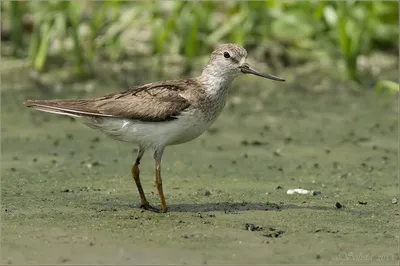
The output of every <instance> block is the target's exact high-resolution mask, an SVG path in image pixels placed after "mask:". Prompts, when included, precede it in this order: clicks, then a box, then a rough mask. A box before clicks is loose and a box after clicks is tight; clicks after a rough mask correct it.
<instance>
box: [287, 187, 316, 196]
mask: <svg viewBox="0 0 400 266" xmlns="http://www.w3.org/2000/svg"><path fill="white" fill-rule="evenodd" d="M286 194H289V195H293V194H312V191H310V190H307V189H302V188H295V189H289V190H288V191H287V192H286Z"/></svg>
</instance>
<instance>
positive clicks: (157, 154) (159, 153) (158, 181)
mask: <svg viewBox="0 0 400 266" xmlns="http://www.w3.org/2000/svg"><path fill="white" fill-rule="evenodd" d="M163 152H164V149H163V148H162V149H157V150H155V152H154V160H155V162H156V177H155V179H154V181H155V183H156V187H157V190H158V194H159V195H160V202H161V208H162V212H163V213H166V212H167V204H166V203H165V197H164V191H163V187H162V179H161V158H162V155H163Z"/></svg>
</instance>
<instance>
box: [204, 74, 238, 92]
mask: <svg viewBox="0 0 400 266" xmlns="http://www.w3.org/2000/svg"><path fill="white" fill-rule="evenodd" d="M234 78H235V77H231V76H221V75H217V74H216V73H214V72H208V71H206V70H204V71H203V73H202V74H201V76H200V77H198V80H199V82H200V83H202V84H203V85H204V88H205V90H206V92H207V94H208V95H210V96H221V95H226V94H227V91H228V87H229V85H231V83H232V81H233V80H234Z"/></svg>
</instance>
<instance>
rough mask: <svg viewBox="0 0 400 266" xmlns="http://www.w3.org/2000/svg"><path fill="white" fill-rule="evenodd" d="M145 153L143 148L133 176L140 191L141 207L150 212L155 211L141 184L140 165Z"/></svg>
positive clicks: (134, 167)
mask: <svg viewBox="0 0 400 266" xmlns="http://www.w3.org/2000/svg"><path fill="white" fill-rule="evenodd" d="M144 151H145V150H144V149H142V148H140V149H139V152H138V156H137V158H136V162H135V164H134V165H133V166H132V176H133V180H135V183H136V186H137V189H138V191H139V195H140V200H141V201H142V205H141V206H140V207H141V208H143V209H145V210H150V209H153V207H151V206H150V204H149V202H148V201H147V199H146V196H145V195H144V191H143V187H142V184H141V183H140V171H139V164H140V160H141V159H142V156H143V154H144Z"/></svg>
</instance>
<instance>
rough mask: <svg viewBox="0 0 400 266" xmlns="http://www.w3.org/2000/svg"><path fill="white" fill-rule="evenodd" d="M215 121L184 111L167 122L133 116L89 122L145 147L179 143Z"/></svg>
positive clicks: (113, 135) (189, 138)
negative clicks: (145, 120) (145, 119)
mask: <svg viewBox="0 0 400 266" xmlns="http://www.w3.org/2000/svg"><path fill="white" fill-rule="evenodd" d="M213 122H214V121H206V120H205V119H203V115H202V114H201V113H199V112H198V113H191V114H189V113H184V114H182V115H181V116H180V117H179V118H178V119H174V120H170V121H166V122H141V121H137V120H130V119H116V118H96V119H94V120H92V119H90V120H86V121H85V124H86V125H88V126H90V127H92V128H96V129H99V130H100V131H102V132H103V133H105V134H107V135H109V136H110V137H112V138H114V139H117V140H120V141H126V142H132V143H136V144H137V145H139V146H141V147H144V148H150V147H151V148H155V147H159V146H167V145H175V144H180V143H184V142H188V141H190V140H192V139H195V138H197V137H198V136H200V135H201V134H202V133H203V132H204V131H206V130H207V128H208V127H209V126H210V125H211V124H212V123H213Z"/></svg>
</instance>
